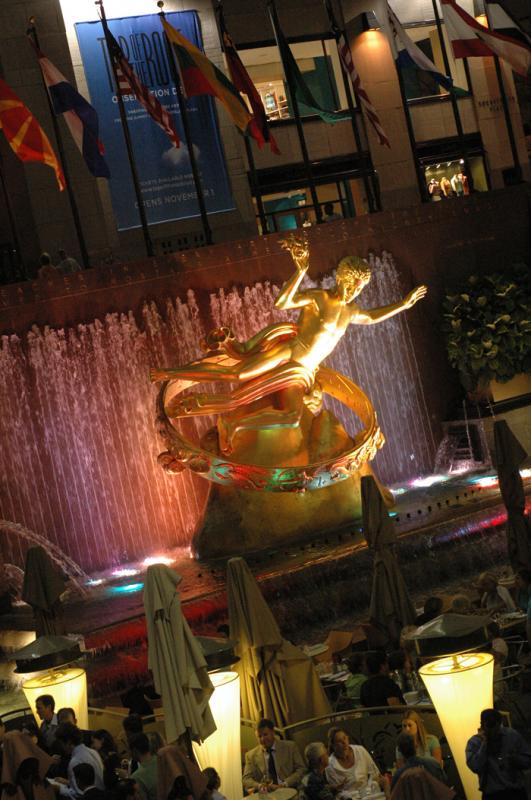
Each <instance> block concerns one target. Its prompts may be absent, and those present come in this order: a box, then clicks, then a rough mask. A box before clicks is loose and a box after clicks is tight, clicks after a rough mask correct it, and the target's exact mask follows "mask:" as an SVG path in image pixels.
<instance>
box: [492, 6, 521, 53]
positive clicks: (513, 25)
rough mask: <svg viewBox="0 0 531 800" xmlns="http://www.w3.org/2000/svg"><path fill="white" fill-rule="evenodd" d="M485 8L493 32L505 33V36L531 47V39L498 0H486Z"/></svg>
mask: <svg viewBox="0 0 531 800" xmlns="http://www.w3.org/2000/svg"><path fill="white" fill-rule="evenodd" d="M485 8H488V12H489V14H488V18H489V22H490V27H491V28H492V30H493V31H496V33H503V35H504V36H509V37H510V38H511V39H516V40H517V41H518V42H520V44H525V45H527V46H528V47H531V38H530V37H529V36H528V35H527V33H526V32H525V31H523V30H522V28H521V27H520V26H519V25H518V22H517V21H516V20H515V19H514V17H512V16H511V15H510V14H509V12H508V11H506V10H505V8H502V6H501V5H500V3H498V2H496V0H485Z"/></svg>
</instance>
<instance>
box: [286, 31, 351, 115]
mask: <svg viewBox="0 0 531 800" xmlns="http://www.w3.org/2000/svg"><path fill="white" fill-rule="evenodd" d="M275 34H276V37H277V42H278V49H279V50H280V58H281V60H282V64H283V65H284V72H285V73H286V80H287V82H288V86H292V87H293V89H294V91H295V99H296V101H297V103H302V104H303V105H305V106H306V107H307V108H309V109H310V111H311V112H312V113H313V114H317V115H318V116H319V117H321V119H322V120H323V122H328V123H331V124H334V123H336V122H341V121H342V120H345V119H350V111H329V110H328V109H326V108H322V107H321V106H320V105H319V104H318V102H317V100H316V99H315V98H314V96H313V94H312V92H311V90H310V87H309V86H308V84H307V83H306V81H305V80H304V78H303V76H302V72H301V71H300V69H299V67H298V65H297V62H296V61H295V58H294V56H293V53H292V52H291V48H290V46H289V44H288V42H287V40H286V38H285V37H284V34H283V33H282V31H281V30H280V28H279V27H278V26H277V30H276V31H275Z"/></svg>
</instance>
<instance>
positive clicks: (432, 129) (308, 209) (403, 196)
mask: <svg viewBox="0 0 531 800" xmlns="http://www.w3.org/2000/svg"><path fill="white" fill-rule="evenodd" d="M461 5H462V6H463V7H464V8H465V9H466V10H467V11H469V12H470V13H474V11H475V10H477V9H475V8H474V3H473V2H472V0H461ZM373 7H375V8H373ZM393 8H394V10H395V12H396V14H397V16H398V17H399V19H400V20H401V22H402V24H403V25H404V26H405V27H406V29H407V32H408V34H409V35H410V37H411V38H412V39H413V40H414V41H415V42H416V43H417V44H418V45H419V47H421V49H422V50H423V51H424V52H425V53H426V55H428V56H429V57H430V58H431V59H432V60H433V61H434V62H435V64H436V66H437V67H438V69H440V71H441V72H442V73H445V72H446V68H445V64H446V62H445V59H447V60H448V61H447V63H448V64H449V67H450V71H451V75H452V78H453V79H454V85H456V86H458V87H459V88H460V89H463V90H464V91H463V92H462V93H460V94H461V96H460V97H459V99H457V100H456V101H455V102H452V99H451V97H450V95H449V94H448V92H446V91H445V90H444V89H442V88H441V87H440V86H439V85H438V84H434V82H433V80H430V76H429V75H427V74H419V73H418V71H414V70H402V73H401V78H402V88H403V93H404V94H405V98H406V101H407V102H406V104H404V102H403V94H402V93H401V86H400V82H399V79H398V74H397V70H396V68H395V64H394V61H393V57H392V54H391V50H390V47H389V44H388V42H387V39H386V37H385V34H384V33H383V29H382V27H381V25H380V22H379V20H378V13H380V14H381V13H382V12H381V11H379V9H378V7H376V3H372V5H371V10H370V11H367V3H365V2H363V0H342V2H341V3H340V2H335V3H333V10H334V13H335V15H336V18H337V20H338V21H339V24H340V27H342V28H344V29H345V31H346V33H347V37H348V40H349V43H350V47H351V51H352V54H353V57H354V61H355V64H356V67H357V69H358V72H359V74H360V77H361V79H362V82H363V85H364V87H365V89H366V91H367V92H368V94H369V96H370V99H371V101H372V103H373V105H374V106H375V108H376V109H377V112H378V114H379V117H380V120H381V123H382V126H383V128H384V129H385V131H386V133H387V136H388V138H389V142H390V146H389V147H386V146H382V145H381V144H380V143H379V142H378V139H377V136H376V134H375V132H374V129H373V128H372V127H371V126H370V125H369V124H367V120H366V119H365V117H364V116H363V114H362V113H361V110H360V108H359V107H356V101H355V98H354V97H353V95H352V96H351V98H350V104H351V105H353V106H354V112H353V114H352V117H351V118H348V119H345V120H344V121H341V122H337V123H336V124H335V125H330V124H327V123H326V122H323V121H322V119H320V118H319V117H318V116H316V115H315V114H312V113H310V110H309V109H306V108H305V107H304V106H301V107H300V108H299V112H300V117H301V128H302V133H303V140H304V141H303V143H304V144H305V146H306V148H307V153H308V159H307V163H305V162H304V159H303V156H302V150H301V137H300V133H299V131H298V127H297V124H296V120H295V119H294V113H295V109H294V108H293V105H292V102H291V100H290V95H289V91H288V87H287V83H286V76H285V73H284V70H283V67H282V63H281V59H280V55H279V50H278V48H277V45H276V42H275V36H274V32H273V28H272V25H271V19H270V14H269V10H268V6H267V3H266V0H259V2H256V3H253V4H248V3H242V2H241V0H225V3H224V10H225V19H226V23H227V27H228V29H229V31H230V32H231V34H232V37H233V39H234V42H235V44H236V46H237V48H238V50H239V53H240V56H241V58H242V61H243V62H244V64H245V65H246V67H247V69H248V71H249V73H250V75H251V77H252V79H253V81H254V82H255V85H256V86H257V88H258V91H259V92H260V94H261V96H262V100H263V102H264V105H265V107H266V110H267V113H268V117H269V120H270V127H271V130H272V132H273V134H274V137H275V139H276V141H277V143H278V147H279V149H280V155H276V154H274V153H272V152H271V151H270V149H269V148H268V147H264V148H262V149H261V150H259V149H258V148H257V147H256V145H255V144H254V143H253V144H252V146H251V147H252V153H253V158H252V162H250V161H249V156H248V151H247V150H246V146H245V142H244V139H243V137H242V136H241V134H240V133H239V131H238V130H237V129H236V127H235V126H234V124H233V123H232V121H231V120H230V119H229V117H228V115H227V114H226V112H225V110H224V109H223V108H222V107H221V106H220V105H219V104H216V111H215V115H216V117H217V127H218V130H219V142H220V144H219V152H220V159H221V162H220V163H222V166H223V168H224V170H225V172H226V180H227V185H228V187H229V191H230V195H231V198H232V201H231V202H230V203H225V205H224V206H223V207H219V208H217V209H216V213H212V214H210V215H209V224H210V227H211V228H212V235H213V236H212V238H213V241H214V242H223V241H230V240H236V239H241V238H245V237H249V236H253V235H256V233H257V231H258V232H266V231H276V230H288V229H290V228H294V227H300V226H304V225H313V224H316V222H317V219H316V207H315V206H316V203H315V200H317V204H318V206H319V208H320V209H321V210H322V209H324V207H325V204H331V212H330V209H329V210H328V212H327V213H328V214H330V213H331V214H332V216H333V217H334V218H336V217H337V216H345V217H352V216H359V215H362V214H367V213H369V212H371V211H374V210H378V209H384V210H391V209H396V208H405V207H407V206H411V205H415V204H418V203H421V202H445V201H446V200H455V201H457V200H458V199H459V195H461V194H467V193H469V192H470V191H473V190H474V191H488V190H489V189H491V188H500V187H502V186H503V185H504V184H508V183H511V182H514V181H515V179H516V178H519V177H520V176H521V177H523V178H524V179H527V178H529V159H528V154H527V151H526V146H525V137H524V129H523V125H522V119H521V115H520V111H519V105H518V99H517V95H516V90H515V85H514V80H513V75H512V72H511V70H510V68H509V67H508V66H507V65H506V64H504V63H502V64H501V68H502V71H503V83H504V88H505V94H506V98H507V102H508V108H509V113H510V118H511V123H512V125H511V127H512V132H513V137H514V143H515V147H516V151H517V158H518V162H519V165H520V171H521V175H517V174H516V173H517V171H516V170H515V158H514V148H513V150H511V146H510V141H509V137H508V131H507V125H506V118H505V116H504V111H503V103H502V97H501V93H500V85H499V81H498V77H497V75H496V71H495V65H494V62H493V59H492V58H474V59H469V60H468V64H467V65H465V64H463V62H462V61H456V60H454V59H453V57H452V53H451V48H450V47H449V44H448V41H447V38H446V34H445V31H444V25H442V27H441V29H440V30H439V29H438V26H437V24H436V20H435V11H434V8H435V9H436V8H437V6H434V5H433V3H431V2H427V0H408V1H407V2H406V0H400V1H398V0H395V2H394V3H393ZM157 10H158V9H157V7H156V5H155V4H154V3H153V2H151V0H150V1H149V2H148V0H130V1H129V2H128V3H124V2H123V0H106V2H105V11H106V14H107V17H108V19H109V20H110V21H111V22H112V21H113V20H116V19H120V18H125V17H132V16H139V17H144V16H146V18H147V17H148V16H151V17H153V16H154V15H155V14H156V13H157ZM164 10H165V12H166V13H169V14H171V13H172V12H176V11H177V12H181V11H191V10H193V11H195V12H197V18H198V20H199V26H200V32H201V36H202V43H203V46H204V49H205V52H206V54H207V55H208V57H209V58H210V59H211V60H212V61H213V62H214V63H215V64H216V65H217V66H218V67H220V68H221V69H222V70H225V69H226V68H225V63H224V56H223V53H222V49H221V45H220V39H219V33H218V28H217V23H216V17H215V13H214V9H213V4H212V3H211V2H210V0H197V2H195V3H193V4H191V5H189V4H186V3H184V2H180V0H168V2H167V3H166V4H165V7H164ZM277 10H278V17H279V22H280V25H281V27H282V30H283V32H284V34H285V36H286V37H287V38H288V41H289V42H290V45H291V49H292V52H293V55H294V57H295V59H296V61H297V64H298V66H299V69H300V70H301V72H302V74H303V76H304V79H305V80H306V83H307V85H308V86H309V87H310V88H311V90H312V93H313V95H314V97H315V99H316V100H317V102H318V103H319V104H320V105H321V106H322V107H323V108H326V109H329V110H335V109H345V108H348V106H349V97H348V93H349V86H348V83H345V81H344V79H343V74H342V70H341V66H340V62H339V58H338V55H337V48H336V43H335V40H334V38H333V36H332V33H331V29H330V21H329V18H328V15H327V13H326V11H325V7H324V4H323V3H322V2H320V0H282V2H277ZM28 11H29V12H30V13H32V12H34V13H35V14H36V17H35V23H36V26H37V29H38V31H39V39H40V45H41V48H42V50H43V52H44V53H45V54H46V55H47V56H48V57H49V58H50V60H51V61H52V62H53V63H54V64H55V65H56V66H57V67H58V69H59V70H60V71H61V72H62V73H63V74H64V75H65V76H66V77H67V78H68V79H69V80H73V81H74V82H75V84H76V85H77V87H78V89H79V91H80V92H81V93H82V94H83V95H84V96H86V97H87V98H90V100H91V101H92V103H93V104H94V105H96V106H97V104H98V101H99V99H100V98H98V96H97V92H95V91H94V83H92V85H91V81H90V76H89V73H90V67H91V65H90V64H89V63H88V61H87V54H86V52H85V53H83V52H82V49H83V48H82V47H81V46H80V43H82V36H81V34H80V25H81V24H85V23H90V22H93V23H97V20H98V9H97V7H96V6H95V4H94V3H93V2H92V0H45V1H44V2H39V3H38V4H35V8H32V4H31V3H29V4H28V3H26V2H18V0H4V3H3V4H2V9H1V10H0V15H1V22H2V25H1V26H0V53H1V56H0V76H1V77H3V78H4V79H5V80H6V82H7V83H8V84H9V86H10V87H11V88H12V89H13V90H14V91H15V92H16V93H17V94H18V95H19V97H20V98H21V99H22V100H23V101H24V102H25V103H26V105H27V106H28V107H29V108H30V109H31V111H32V112H33V113H34V114H35V116H36V117H37V118H38V119H39V121H40V122H41V124H42V126H43V127H44V129H45V130H46V132H47V133H48V135H49V137H50V139H51V141H52V144H53V145H54V147H55V146H56V144H57V143H56V141H55V138H54V135H53V130H52V126H51V120H50V114H49V109H48V107H47V98H46V94H45V91H44V89H43V85H42V79H41V73H40V70H39V68H38V64H37V61H36V59H35V55H34V53H33V52H32V49H31V47H30V46H29V44H28V42H27V37H26V28H27V24H28V19H27V14H28ZM138 41H139V42H140V41H141V38H139V40H138ZM130 57H131V61H132V63H133V66H135V67H136V69H137V71H138V72H139V74H141V75H142V76H143V77H144V79H145V81H146V83H147V85H150V79H151V73H150V69H149V64H148V58H147V56H146V51H145V49H144V50H142V49H141V48H140V49H139V50H138V52H135V49H134V47H133V49H132V52H131V55H130ZM130 108H134V105H133V106H130ZM134 113H135V112H134V111H133V115H134ZM408 118H409V119H408ZM408 123H409V131H408ZM213 124H214V128H215V127H216V124H215V123H213ZM59 125H60V126H61V131H62V132H63V133H64V137H63V140H64V149H65V160H66V162H67V164H68V167H69V174H70V182H71V185H72V190H73V192H72V193H73V195H74V198H75V201H76V203H77V206H78V209H79V216H80V220H81V226H82V232H83V235H84V238H85V240H86V245H87V250H88V252H89V255H90V263H91V265H97V264H102V263H105V262H112V261H113V260H120V261H129V260H134V259H138V258H142V257H143V256H144V255H145V245H144V240H143V236H142V230H141V228H140V227H139V223H138V221H137V220H136V219H133V220H132V221H129V222H127V221H126V222H122V223H120V221H119V214H118V210H117V199H116V198H117V197H119V196H120V194H122V196H123V195H125V194H127V193H130V192H131V182H130V179H129V178H128V179H127V180H126V179H124V182H123V186H120V185H119V184H115V186H114V189H113V192H111V191H110V188H109V185H108V182H107V181H106V180H105V179H101V178H100V179H95V178H93V177H92V176H91V175H90V174H89V172H88V171H87V169H86V167H85V164H84V162H83V159H82V157H81V155H80V153H79V151H78V150H77V149H76V147H75V145H74V143H73V142H72V140H71V139H70V138H69V136H68V133H67V132H66V129H65V128H63V127H62V126H63V122H62V121H59ZM459 126H460V128H461V129H460V128H459ZM119 127H120V126H119V125H118V126H117V128H115V130H114V134H115V135H116V136H119V135H120V131H119V130H118V129H119ZM131 129H132V138H133V140H134V139H135V128H134V125H132V126H131ZM145 131H146V129H145V128H144V133H143V134H142V135H141V136H140V137H139V138H137V139H136V141H135V140H134V141H133V147H134V151H135V155H136V160H137V162H138V164H139V165H140V169H142V165H143V162H144V159H147V152H148V150H149V146H150V138H151V134H150V133H148V134H147V135H146V132H145ZM157 135H158V134H157ZM153 136H155V134H153ZM111 151H112V148H111ZM0 157H1V170H2V182H3V193H4V198H3V199H4V200H5V202H3V203H2V204H0V207H1V211H0V245H1V246H2V253H3V267H2V272H3V281H4V282H6V280H9V279H10V278H11V280H12V279H13V276H15V278H16V276H17V275H19V274H20V276H22V277H23V276H24V275H30V276H31V275H34V274H35V269H36V265H37V262H38V255H39V253H40V252H41V251H43V250H44V251H49V252H50V253H51V254H52V258H53V259H54V258H56V254H57V250H58V248H61V247H63V248H65V249H66V250H67V252H69V253H70V254H71V255H73V256H74V257H76V258H78V259H80V249H79V241H78V237H77V236H76V229H75V226H74V224H73V217H72V209H71V206H70V203H69V200H68V197H67V194H66V192H63V193H59V192H58V190H57V187H56V184H55V179H54V176H53V173H52V171H51V170H50V169H48V168H47V167H45V166H43V165H38V164H27V165H23V164H22V163H21V162H20V161H18V160H17V159H16V157H15V156H14V154H13V153H12V152H11V150H10V149H9V147H8V146H7V144H6V142H5V141H4V139H3V137H1V140H0ZM199 163H201V161H200V162H199ZM114 166H115V165H114V164H113V163H111V164H110V168H111V173H112V171H113V168H114ZM309 176H310V177H311V180H310V177H309ZM144 183H145V185H147V184H148V183H149V181H145V182H144ZM312 184H313V187H312ZM312 188H313V197H312ZM143 192H145V193H144V194H143V196H144V197H145V198H146V200H145V205H146V207H148V206H149V202H150V201H149V197H150V196H149V194H148V193H147V190H146V189H145V186H144V187H143ZM177 196H179V197H180V195H175V197H177ZM188 199H189V198H188ZM259 201H261V203H260V202H259ZM157 202H158V201H157ZM160 202H162V201H160ZM176 202H177V201H176ZM146 210H147V209H146ZM149 213H151V212H149ZM150 235H151V238H152V240H153V244H154V249H155V252H156V253H157V254H158V255H162V254H164V253H171V252H174V251H178V250H182V249H188V248H193V247H196V246H200V245H202V244H204V243H205V237H204V230H203V228H202V225H201V219H200V217H199V216H198V215H197V211H192V212H191V213H190V212H186V213H184V212H182V209H179V207H178V202H177V207H176V210H175V214H174V218H171V213H170V214H169V216H168V218H165V219H163V220H162V221H157V222H154V223H153V224H150ZM17 242H18V246H19V249H20V256H21V260H22V262H23V265H24V270H21V271H20V273H17V271H16V270H14V269H12V267H13V266H16V257H15V256H14V255H13V250H14V249H16V245H17Z"/></svg>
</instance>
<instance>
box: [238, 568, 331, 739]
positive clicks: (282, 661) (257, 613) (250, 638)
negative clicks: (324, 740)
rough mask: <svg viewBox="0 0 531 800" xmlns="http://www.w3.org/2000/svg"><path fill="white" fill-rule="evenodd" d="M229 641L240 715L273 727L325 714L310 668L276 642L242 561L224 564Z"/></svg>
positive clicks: (274, 630)
mask: <svg viewBox="0 0 531 800" xmlns="http://www.w3.org/2000/svg"><path fill="white" fill-rule="evenodd" d="M227 594H228V605H229V627H230V638H231V639H232V641H234V642H235V643H236V644H235V647H234V652H235V653H236V655H238V656H239V657H240V661H239V662H238V664H237V665H235V669H237V670H238V672H239V674H240V689H241V701H242V715H243V717H245V718H246V719H252V720H253V721H258V720H259V719H260V718H261V717H267V718H268V719H273V720H274V721H275V723H276V724H277V725H279V726H284V725H290V724H292V723H295V722H300V721H301V720H304V719H310V718H312V717H318V716H321V715H324V714H329V713H330V706H329V703H328V700H327V698H326V695H325V693H324V690H323V688H322V686H321V683H320V681H319V677H318V675H317V673H316V671H315V668H314V665H313V662H312V661H311V659H309V658H308V657H307V656H306V655H305V653H303V652H302V650H301V649H300V648H298V647H295V646H294V645H293V644H291V643H290V642H288V641H286V640H285V639H283V638H282V635H281V633H280V630H279V628H278V625H277V623H276V620H275V618H274V617H273V614H272V613H271V610H270V608H269V606H268V605H267V603H266V601H265V600H264V597H263V595H262V593H261V591H260V589H259V587H258V584H257V583H256V580H255V579H254V577H253V575H252V574H251V571H250V569H249V567H248V566H247V564H246V562H245V561H244V559H243V558H231V559H230V560H229V562H228V564H227Z"/></svg>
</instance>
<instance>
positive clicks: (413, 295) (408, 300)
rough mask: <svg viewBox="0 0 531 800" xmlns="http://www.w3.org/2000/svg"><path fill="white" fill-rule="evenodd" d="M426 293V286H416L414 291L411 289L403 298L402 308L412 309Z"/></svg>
mask: <svg viewBox="0 0 531 800" xmlns="http://www.w3.org/2000/svg"><path fill="white" fill-rule="evenodd" d="M427 291H428V287H427V286H417V287H416V288H415V289H412V290H411V291H410V292H409V293H408V294H406V296H405V297H404V308H413V306H414V305H415V303H418V301H419V300H422V298H423V297H425V295H426V293H427Z"/></svg>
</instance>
